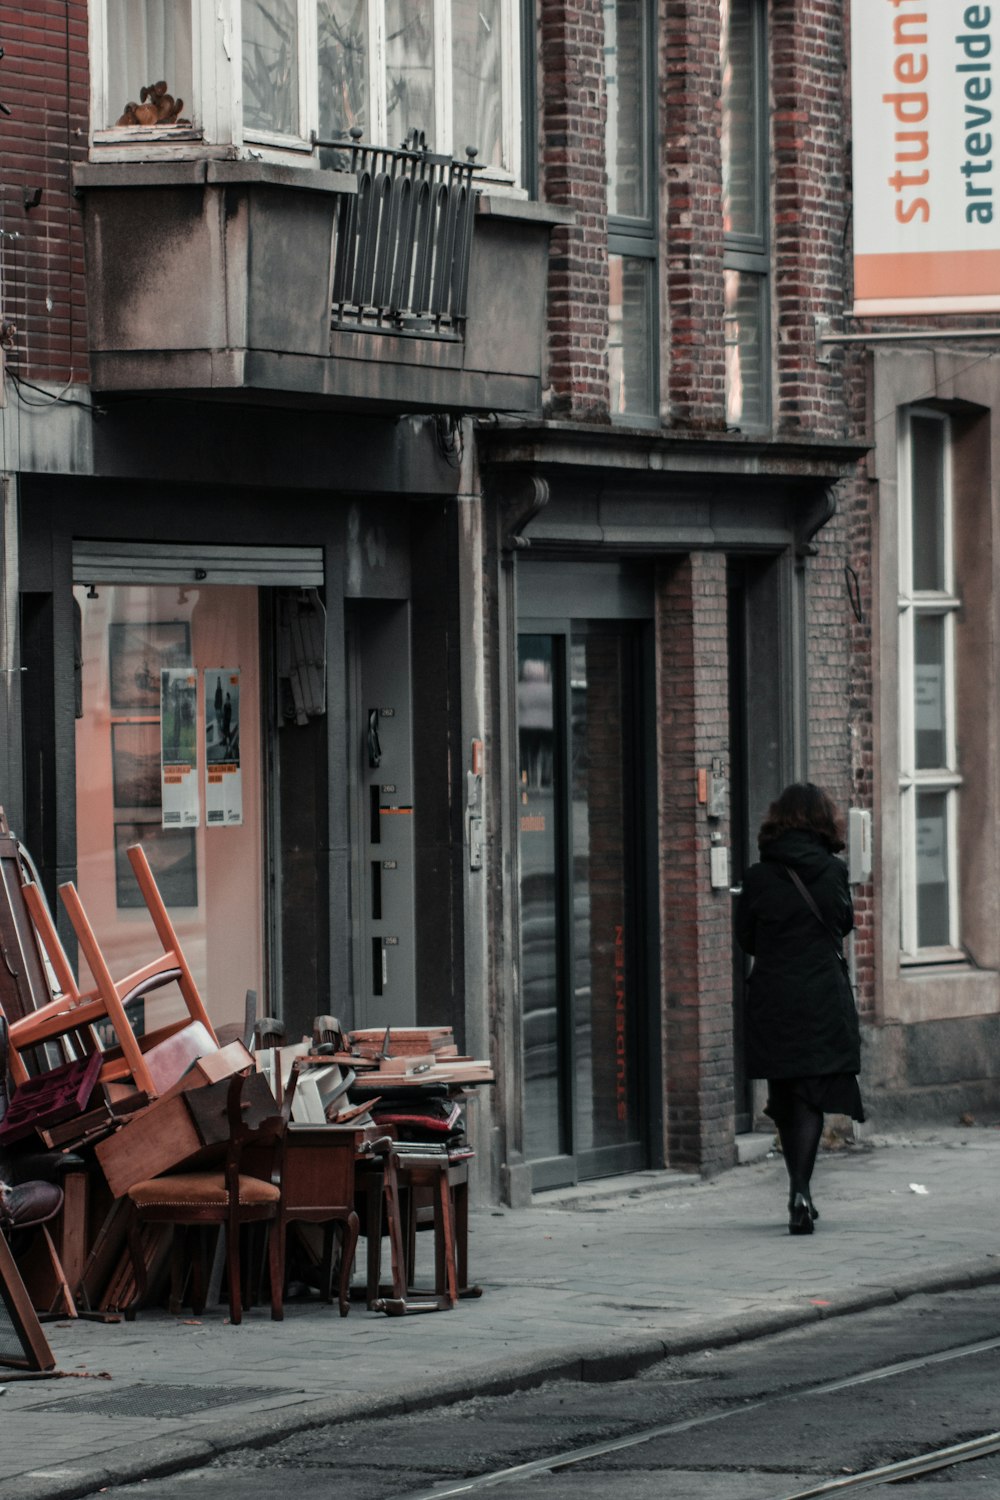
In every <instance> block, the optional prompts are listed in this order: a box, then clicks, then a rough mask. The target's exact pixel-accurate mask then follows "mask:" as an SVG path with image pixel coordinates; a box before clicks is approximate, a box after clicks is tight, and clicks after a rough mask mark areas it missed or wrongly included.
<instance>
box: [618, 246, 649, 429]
mask: <svg viewBox="0 0 1000 1500" xmlns="http://www.w3.org/2000/svg"><path fill="white" fill-rule="evenodd" d="M654 267H655V261H651V260H645V259H643V258H641V257H639V256H632V255H609V256H608V274H609V278H610V294H609V301H608V376H609V380H610V385H611V412H612V415H613V416H615V417H618V418H621V417H649V416H655V415H656V397H655V390H656V385H655V380H654V378H653V351H654V349H655V348H656V330H655V328H654V327H653V322H654V316H653V307H654V298H653V270H654Z"/></svg>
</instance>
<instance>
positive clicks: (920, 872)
mask: <svg viewBox="0 0 1000 1500" xmlns="http://www.w3.org/2000/svg"><path fill="white" fill-rule="evenodd" d="M948 812H949V806H948V793H947V792H918V793H917V807H916V814H917V830H916V832H917V847H916V854H917V946H918V947H919V948H940V947H946V946H947V945H948V944H949V943H950V942H951V912H950V909H949V899H948V879H949V877H948Z"/></svg>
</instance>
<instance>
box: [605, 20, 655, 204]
mask: <svg viewBox="0 0 1000 1500" xmlns="http://www.w3.org/2000/svg"><path fill="white" fill-rule="evenodd" d="M645 18H646V6H645V4H644V3H642V0H604V68H605V86H606V88H607V95H608V123H607V171H608V213H609V214H612V215H615V216H616V217H622V218H630V219H648V217H649V213H650V208H649V202H648V195H647V183H648V180H649V172H648V168H647V163H646V155H647V128H646V107H645V106H646V80H647V67H646V46H647V42H646V25H645Z"/></svg>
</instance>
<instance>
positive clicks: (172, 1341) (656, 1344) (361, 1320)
mask: <svg viewBox="0 0 1000 1500" xmlns="http://www.w3.org/2000/svg"><path fill="white" fill-rule="evenodd" d="M757 1144H758V1146H759V1147H763V1149H764V1150H765V1151H766V1148H767V1144H768V1143H767V1141H766V1138H765V1140H764V1141H762V1142H757ZM758 1155H759V1153H758ZM785 1183H786V1179H785V1174H784V1167H783V1163H782V1161H781V1159H780V1157H777V1156H774V1155H773V1154H771V1155H766V1156H759V1159H757V1160H754V1161H752V1162H750V1163H749V1164H747V1165H744V1166H741V1167H738V1168H735V1169H734V1170H733V1171H731V1172H727V1173H725V1174H724V1175H723V1176H721V1177H719V1178H716V1179H714V1180H713V1181H711V1182H702V1181H700V1180H699V1179H697V1178H689V1177H684V1176H681V1175H679V1174H675V1173H670V1172H663V1173H640V1174H638V1175H636V1176H634V1177H629V1178H619V1179H613V1180H611V1181H606V1182H604V1183H602V1184H600V1185H598V1186H596V1187H591V1188H588V1189H580V1190H577V1191H576V1192H574V1193H567V1194H562V1195H559V1194H551V1195H542V1196H541V1197H540V1198H536V1200H535V1202H534V1203H533V1205H532V1207H531V1208H528V1209H519V1210H501V1209H493V1210H491V1209H489V1208H484V1209H480V1210H478V1211H474V1212H473V1214H472V1216H471V1222H470V1263H471V1274H472V1275H473V1277H474V1278H475V1279H476V1280H477V1281H478V1282H479V1283H480V1284H481V1285H482V1287H483V1296H482V1298H480V1299H478V1300H469V1301H463V1302H460V1303H459V1305H458V1307H457V1308H456V1309H455V1310H453V1311H451V1312H443V1313H436V1314H433V1315H424V1316H419V1317H409V1318H387V1317H386V1316H384V1315H383V1314H379V1313H369V1312H367V1311H366V1310H365V1308H364V1305H363V1304H361V1303H358V1304H355V1305H354V1306H352V1309H351V1313H350V1316H349V1317H348V1318H346V1319H341V1318H340V1317H339V1315H338V1313H337V1311H336V1309H335V1308H328V1307H326V1306H325V1305H320V1304H317V1303H295V1302H293V1303H291V1304H290V1305H289V1306H288V1308H287V1311H286V1316H285V1321H284V1322H283V1323H272V1322H271V1321H270V1318H269V1315H268V1313H267V1310H266V1309H255V1310H254V1311H252V1312H250V1313H249V1314H247V1315H245V1317H244V1322H243V1324H242V1326H240V1327H239V1328H233V1327H231V1326H230V1325H229V1324H228V1323H227V1322H226V1321H225V1314H224V1312H223V1311H215V1312H212V1313H209V1314H206V1315H204V1316H203V1317H202V1318H201V1319H200V1320H194V1319H190V1318H171V1317H169V1316H167V1315H166V1314H165V1313H157V1312H148V1313H140V1315H139V1317H138V1319H137V1321H136V1322H135V1323H132V1324H128V1323H124V1322H123V1323H120V1324H117V1325H103V1324H97V1323H92V1322H84V1321H80V1322H76V1323H65V1322H61V1323H55V1324H49V1325H47V1329H46V1331H47V1333H48V1336H49V1339H50V1341H51V1344H52V1347H53V1351H54V1353H55V1355H56V1359H57V1362H58V1367H59V1370H60V1372H61V1375H62V1376H64V1377H76V1378H61V1379H50V1380H15V1379H5V1378H4V1376H3V1374H2V1373H0V1387H2V1388H3V1393H2V1395H0V1433H2V1438H0V1456H2V1463H0V1474H2V1476H3V1477H2V1479H0V1500H42V1497H44V1500H57V1497H59V1500H64V1497H71V1496H81V1495H86V1494H89V1493H91V1492H92V1491H94V1490H96V1489H98V1488H100V1487H101V1486H102V1485H109V1484H114V1483H121V1482H124V1481H126V1480H134V1479H138V1478H142V1477H151V1476H153V1475H157V1474H163V1473H167V1472H170V1471H172V1470H174V1469H183V1468H191V1467H195V1466H198V1465H200V1464H201V1463H204V1462H207V1461H208V1460H209V1459H211V1458H212V1457H213V1456H214V1455H215V1454H217V1453H219V1452H221V1451H225V1450H227V1449H232V1448H234V1447H242V1446H246V1445H250V1444H259V1443H263V1442H266V1441H269V1440H271V1439H273V1438H277V1437H280V1436H283V1435H285V1434H287V1433H290V1432H293V1431H296V1430H299V1429H302V1428H305V1427H310V1426H317V1425H319V1424H321V1423H324V1422H327V1421H330V1420H340V1419H343V1418H345V1417H347V1416H351V1417H356V1416H363V1415H371V1414H375V1413H385V1412H393V1411H395V1412H398V1411H400V1410H404V1409H410V1408H413V1407H415V1406H426V1405H429V1404H434V1403H437V1402H445V1401H448V1400H450V1399H455V1398H459V1397H465V1396H468V1395H470V1394H472V1393H477V1392H478V1393H487V1392H499V1391H504V1390H510V1389H514V1388H516V1387H518V1386H525V1385H530V1384H533V1383H537V1382H538V1381H539V1380H541V1379H543V1378H546V1377H558V1376H562V1377H571V1378H579V1377H581V1376H583V1377H584V1378H587V1377H590V1378H597V1377H601V1376H605V1375H606V1376H611V1377H614V1376H616V1375H625V1374H629V1373H631V1372H634V1371H636V1370H637V1369H640V1368H642V1367H643V1366H644V1365H647V1364H651V1363H653V1362H654V1361H656V1360H658V1359H661V1358H663V1357H664V1356H665V1355H668V1354H671V1353H679V1352H682V1351H689V1350H692V1349H696V1348H699V1347H708V1346H711V1345H718V1344H722V1343H728V1342H732V1341H734V1340H736V1339H746V1338H753V1337H757V1336H759V1335H761V1334H764V1333H769V1332H774V1331H777V1330H780V1329H783V1328H789V1327H793V1326H796V1325H799V1324H802V1323H807V1322H809V1321H811V1320H814V1319H817V1318H821V1317H829V1316H835V1315H837V1314H842V1313H846V1312H850V1311H854V1310H859V1309H862V1308H866V1307H871V1306H874V1305H877V1304H879V1303H886V1302H891V1301H893V1300H895V1299H897V1298H900V1297H905V1296H908V1295H911V1294H912V1293H915V1292H919V1291H934V1290H943V1289H946V1288H953V1287H958V1286H968V1285H974V1284H978V1283H983V1282H992V1281H997V1282H998V1283H1000V1234H998V1230H1000V1128H998V1127H997V1126H993V1125H991V1126H988V1127H984V1126H972V1127H970V1128H968V1129H959V1128H954V1129H952V1128H946V1129H945V1128H942V1129H940V1130H929V1129H927V1130H921V1131H916V1132H914V1131H910V1132H907V1134H906V1135H896V1136H891V1137H890V1136H879V1135H877V1134H875V1133H874V1132H873V1133H872V1134H871V1135H870V1136H868V1137H867V1138H866V1139H865V1141H864V1142H863V1143H862V1144H861V1145H860V1146H856V1145H855V1146H845V1147H844V1148H843V1149H841V1150H840V1151H837V1152H834V1151H828V1150H824V1152H823V1153H822V1154H821V1157H820V1161H819V1164H818V1166H817V1170H816V1175H815V1177H814V1179H813V1189H814V1196H815V1199H816V1203H817V1206H818V1207H819V1209H820V1215H821V1217H820V1220H819V1223H818V1224H817V1225H816V1233H815V1234H814V1235H812V1236H811V1237H809V1238H793V1237H791V1236H790V1235H789V1234H788V1232H787V1216H786V1212H785V1198H786V1186H785ZM421 1240H422V1241H423V1240H427V1241H429V1240H430V1236H422V1237H421ZM422 1249H423V1253H426V1247H423V1246H422Z"/></svg>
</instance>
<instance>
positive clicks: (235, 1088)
mask: <svg viewBox="0 0 1000 1500" xmlns="http://www.w3.org/2000/svg"><path fill="white" fill-rule="evenodd" d="M254 1072H255V1070H254V1069H252V1068H248V1069H246V1070H245V1071H243V1072H241V1073H234V1074H233V1076H232V1078H231V1079H230V1081H229V1090H228V1093H227V1094H226V1118H227V1121H228V1124H229V1141H228V1144H227V1147H226V1165H225V1174H226V1190H227V1192H228V1193H229V1197H230V1203H234V1202H235V1201H236V1197H238V1185H239V1175H240V1168H241V1166H242V1165H243V1156H244V1153H245V1152H247V1151H252V1152H253V1154H254V1156H255V1157H256V1158H257V1160H256V1162H255V1168H256V1175H259V1176H265V1175H266V1177H268V1178H270V1181H271V1182H272V1183H274V1185H275V1186H276V1187H280V1185H281V1168H282V1164H283V1159H284V1144H285V1134H286V1131H287V1129H288V1119H289V1115H290V1114H291V1106H292V1095H293V1093H294V1091H295V1077H294V1076H293V1077H292V1078H291V1079H289V1082H288V1087H287V1088H286V1090H285V1095H284V1098H283V1100H282V1103H281V1106H280V1108H279V1107H277V1106H276V1107H275V1112H274V1114H273V1115H268V1116H266V1117H265V1118H264V1119H263V1120H258V1121H257V1122H256V1123H255V1124H253V1125H251V1124H248V1122H247V1119H246V1116H245V1113H244V1110H245V1106H244V1102H243V1092H244V1089H245V1087H246V1081H247V1079H248V1078H251V1077H253V1076H254ZM190 1102H191V1101H190V1100H189V1103H190ZM234 1195H236V1196H235V1197H234Z"/></svg>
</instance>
